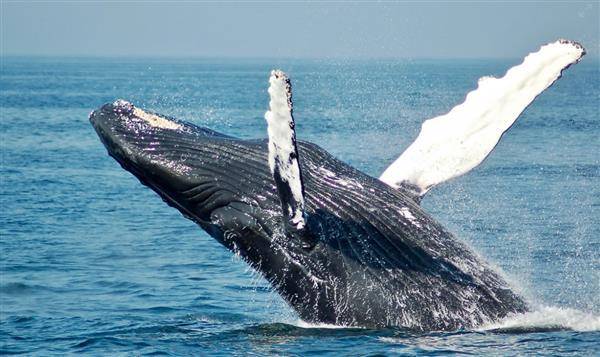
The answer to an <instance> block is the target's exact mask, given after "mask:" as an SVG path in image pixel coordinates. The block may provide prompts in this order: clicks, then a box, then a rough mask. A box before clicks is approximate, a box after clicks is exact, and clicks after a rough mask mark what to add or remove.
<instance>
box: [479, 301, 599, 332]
mask: <svg viewBox="0 0 600 357" xmlns="http://www.w3.org/2000/svg"><path fill="white" fill-rule="evenodd" d="M478 330H494V331H506V332H532V331H548V330H573V331H600V315H594V314H593V313H590V312H584V311H580V310H576V309H571V308H566V307H557V306H539V307H537V308H536V309H535V310H533V311H530V312H526V313H523V314H517V315H511V316H509V317H507V318H505V319H503V320H501V321H499V322H495V323H492V324H487V325H484V326H481V328H480V329H478Z"/></svg>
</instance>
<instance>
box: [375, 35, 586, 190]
mask: <svg viewBox="0 0 600 357" xmlns="http://www.w3.org/2000/svg"><path fill="white" fill-rule="evenodd" d="M584 54H585V50H584V48H583V47H582V46H581V45H580V44H578V43H576V42H572V41H567V40H559V41H556V42H554V43H550V44H547V45H544V46H542V47H541V48H540V50H539V51H537V52H535V53H531V54H529V55H528V56H527V57H525V59H524V60H523V63H521V64H519V65H517V66H515V67H512V68H511V69H510V70H508V72H506V74H505V75H504V77H502V78H493V77H483V78H481V79H479V83H478V87H477V89H475V90H474V91H472V92H470V93H469V94H467V97H466V99H465V101H464V102H463V103H462V104H460V105H457V106H456V107H454V108H452V110H451V111H450V112H449V113H447V114H445V115H441V116H438V117H435V118H433V119H429V120H427V121H425V122H424V123H423V126H422V128H421V132H420V133H419V136H418V137H417V139H416V140H415V141H414V142H413V143H412V144H411V145H410V146H409V147H408V149H406V151H404V152H403V153H402V155H400V157H399V158H398V159H397V160H396V161H395V162H394V163H392V165H390V166H389V167H388V168H387V169H386V170H385V171H384V172H383V174H382V175H381V177H380V180H381V181H383V182H385V183H386V184H388V185H390V186H392V187H395V188H400V187H404V188H408V189H409V190H412V191H414V193H415V194H416V195H417V197H421V196H423V195H424V194H425V193H426V192H427V191H428V190H429V189H430V188H431V187H433V186H435V185H437V184H439V183H441V182H444V181H447V180H449V179H451V178H453V177H457V176H460V175H462V174H464V173H466V172H468V171H470V170H471V169H473V168H474V167H476V166H477V165H479V164H480V163H481V162H482V161H483V160H484V159H485V158H486V157H487V156H488V155H489V154H490V152H491V151H492V150H493V149H494V147H495V146H496V144H497V143H498V141H499V140H500V138H501V137H502V134H503V133H504V132H505V131H506V130H508V129H509V128H510V127H511V125H512V124H513V123H514V122H515V121H516V120H517V118H518V117H519V115H520V114H521V113H522V112H523V111H524V110H525V108H527V106H528V105H529V104H530V103H531V102H533V100H534V99H535V98H536V97H537V96H538V95H539V94H540V93H541V92H543V91H544V90H545V89H546V88H548V87H549V86H551V85H552V83H554V82H555V81H556V80H557V79H558V78H560V76H561V73H562V71H563V70H564V69H565V68H567V67H569V66H570V65H571V64H574V63H577V62H578V61H579V60H580V59H581V57H582V56H583V55H584Z"/></svg>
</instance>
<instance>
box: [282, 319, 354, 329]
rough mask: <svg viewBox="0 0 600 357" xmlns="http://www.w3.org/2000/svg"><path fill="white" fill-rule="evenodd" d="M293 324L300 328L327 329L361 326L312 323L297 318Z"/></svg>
mask: <svg viewBox="0 0 600 357" xmlns="http://www.w3.org/2000/svg"><path fill="white" fill-rule="evenodd" d="M292 325H294V326H298V327H301V328H329V329H343V328H352V329H356V328H361V327H356V326H343V325H333V324H313V323H310V322H306V321H303V320H298V321H295V322H293V323H292Z"/></svg>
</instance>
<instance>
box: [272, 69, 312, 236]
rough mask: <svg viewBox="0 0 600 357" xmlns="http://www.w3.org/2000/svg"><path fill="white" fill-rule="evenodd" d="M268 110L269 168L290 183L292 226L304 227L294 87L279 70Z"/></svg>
mask: <svg viewBox="0 0 600 357" xmlns="http://www.w3.org/2000/svg"><path fill="white" fill-rule="evenodd" d="M269 84H270V86H269V95H270V101H269V110H268V111H267V112H266V113H265V120H266V121H267V124H268V128H267V131H268V134H269V168H270V169H271V173H274V172H275V168H276V167H275V166H276V165H279V174H280V175H281V179H282V180H283V181H285V182H287V183H288V185H289V186H290V190H291V192H292V196H293V199H294V201H295V202H297V203H298V204H297V206H296V209H295V210H294V211H293V212H292V209H291V207H288V208H289V212H292V218H291V223H292V224H293V225H294V226H295V227H296V228H297V229H302V228H304V226H305V224H306V223H305V221H304V195H303V193H302V181H301V179H300V165H299V164H298V157H297V156H295V155H294V153H295V151H296V148H295V147H294V143H295V140H296V137H295V133H294V118H293V117H292V98H291V95H292V93H291V87H290V84H289V79H288V77H287V75H286V74H285V73H284V72H282V71H279V70H274V71H271V77H270V78H269Z"/></svg>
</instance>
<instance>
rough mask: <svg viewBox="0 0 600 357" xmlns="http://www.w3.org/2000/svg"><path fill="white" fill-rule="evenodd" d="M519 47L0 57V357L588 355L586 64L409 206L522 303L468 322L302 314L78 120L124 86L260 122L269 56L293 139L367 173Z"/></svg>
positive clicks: (590, 142) (599, 128) (595, 115)
mask: <svg viewBox="0 0 600 357" xmlns="http://www.w3.org/2000/svg"><path fill="white" fill-rule="evenodd" d="M519 62H520V60H518V59H515V60H418V61H417V60H377V61H376V60H369V61H366V60H365V61H342V60H340V61H335V60H327V61H325V60H323V61H319V60H267V59H264V60H258V59H257V60H233V59H210V60H209V59H143V58H140V59H133V58H132V59H110V58H104V59H102V58H96V59H89V58H87V59H86V58H19V57H7V58H2V68H1V82H0V89H1V93H0V104H1V107H0V109H1V112H0V117H1V120H0V135H1V136H0V144H1V155H2V157H1V158H2V162H1V168H0V171H1V185H0V192H1V202H0V205H1V211H0V235H1V239H0V254H1V255H0V264H1V266H0V268H1V271H0V353H1V354H12V353H24V354H28V355H42V356H47V355H51V354H57V355H62V354H65V353H74V354H82V353H86V354H99V355H112V354H125V355H130V354H131V355H147V354H148V355H150V354H154V355H161V354H167V355H266V354H275V355H319V354H330V355H338V354H350V355H374V354H383V355H398V354H410V355H413V354H430V355H439V354H454V353H466V354H475V355H505V354H509V355H523V354H545V355H571V354H574V355H584V356H591V355H598V353H599V351H600V118H599V115H600V114H599V113H600V88H599V83H600V75H599V68H600V66H599V64H598V59H593V58H584V60H583V61H582V63H580V64H578V65H576V66H573V67H571V68H569V69H568V70H567V71H565V73H564V75H563V78H562V79H560V80H559V81H558V82H557V83H556V84H555V85H554V86H553V87H552V88H550V89H549V90H547V92H544V93H543V94H542V95H541V96H540V97H539V98H538V99H537V100H536V101H535V102H534V103H533V104H532V105H531V106H530V107H529V108H528V109H527V110H526V111H525V113H524V114H523V115H522V116H521V118H520V119H519V120H518V122H517V123H516V124H515V125H514V126H513V128H512V129H511V130H510V131H509V132H508V133H507V134H506V135H505V137H504V138H503V140H502V141H501V142H500V144H499V145H498V146H497V148H496V149H495V151H494V152H493V153H492V155H491V156H490V157H489V158H488V159H487V160H486V161H485V162H484V163H483V164H482V165H481V166H480V167H478V168H476V169H475V170H474V171H472V172H471V173H469V174H467V175H465V176H463V177H460V178H457V179H454V180H452V181H450V182H447V183H445V184H442V185H440V186H439V187H437V188H435V189H433V190H432V192H430V193H429V194H428V195H427V197H426V198H425V199H424V201H423V203H422V205H423V206H424V208H425V209H426V210H427V211H428V212H430V213H431V215H432V216H433V217H436V218H437V219H438V220H439V221H440V222H442V223H443V224H444V225H445V226H446V227H448V228H449V229H450V230H451V231H452V232H454V233H455V234H456V236H457V237H458V238H459V239H462V240H464V241H466V242H468V244H469V245H471V246H472V247H473V249H474V250H476V251H477V252H478V253H479V254H481V255H483V256H484V257H485V258H486V259H487V260H489V261H491V262H493V264H494V265H495V266H497V267H498V269H499V270H501V271H503V272H504V274H505V275H506V276H507V279H509V281H511V283H512V285H513V286H514V288H515V289H516V290H518V291H520V292H521V293H522V294H524V295H525V296H526V297H527V299H528V300H529V301H530V302H531V304H532V306H534V310H533V311H532V312H531V313H528V314H525V315H520V316H514V317H511V318H509V319H507V320H505V321H501V322H499V323H498V324H496V325H494V326H485V327H482V328H481V329H476V330H472V331H455V332H433V333H415V332H412V331H406V330H403V329H399V328H390V329H381V330H369V329H357V328H335V327H333V326H311V325H308V324H306V323H304V322H302V321H300V320H299V319H298V317H297V316H295V315H294V312H293V311H292V310H291V308H289V307H288V306H287V305H286V304H285V302H283V300H282V299H281V298H280V297H279V296H278V295H277V294H276V293H274V292H273V291H272V290H271V289H270V287H269V285H268V283H267V282H266V281H265V280H264V279H263V278H262V277H261V276H260V275H259V274H258V273H256V272H254V271H252V270H251V269H250V268H248V267H247V265H246V264H245V263H244V262H243V261H241V260H239V259H238V258H235V257H234V256H233V254H231V253H230V252H229V251H227V250H226V249H225V248H224V247H222V246H221V245H219V244H218V243H217V242H216V241H215V240H213V239H212V238H210V237H209V236H208V235H207V234H206V233H205V232H204V231H202V230H201V229H200V228H198V227H197V226H196V225H195V224H194V223H192V222H191V221H189V220H187V219H185V218H183V217H182V216H181V215H180V214H179V212H177V211H176V210H174V209H172V208H170V207H168V206H167V205H166V204H165V203H164V202H162V200H161V199H160V198H159V197H158V196H157V195H156V194H155V193H154V192H153V191H151V190H150V189H148V188H146V187H144V186H142V185H141V184H140V183H139V182H138V180H137V179H136V178H134V177H133V176H132V175H131V174H129V173H128V172H126V171H124V170H123V169H121V167H120V166H119V165H118V164H117V163H116V162H115V161H114V160H113V159H111V158H110V157H109V156H108V155H107V153H106V150H105V149H104V147H103V145H102V144H101V143H100V141H99V139H98V137H97V136H96V134H95V132H94V130H93V128H92V127H91V125H90V124H89V122H88V120H87V117H88V114H89V113H90V112H91V111H92V110H93V109H95V108H97V107H99V106H100V105H102V104H103V103H105V102H112V101H114V100H115V99H117V98H124V99H127V100H129V101H131V102H133V103H134V104H135V105H137V106H140V107H142V108H145V109H149V110H153V111H156V112H159V113H163V114H167V115H172V116H175V117H178V118H181V119H185V120H188V121H191V122H193V123H196V124H198V125H202V126H207V127H210V128H212V129H215V130H217V131H221V132H225V133H227V134H230V135H234V136H238V137H242V138H259V137H266V123H265V121H264V118H263V114H264V112H265V110H266V108H267V104H268V94H267V91H266V90H267V86H268V75H269V71H270V70H271V69H272V68H274V67H281V68H282V69H284V70H286V71H288V72H289V73H290V75H291V77H292V80H293V86H294V111H295V117H296V121H297V135H298V137H299V139H302V140H308V141H312V142H315V143H317V144H319V145H320V146H322V147H323V148H325V149H326V150H328V151H330V152H331V153H333V154H334V155H335V156H337V157H339V158H340V159H342V160H343V161H346V162H348V163H350V164H352V165H354V166H356V167H357V168H359V169H360V170H363V171H365V172H367V173H369V174H371V175H374V176H378V175H379V174H380V173H381V172H382V171H383V169H384V168H385V167H386V166H387V165H389V164H390V163H391V162H392V161H393V160H394V159H395V158H396V157H398V155H399V154H400V153H401V152H402V151H403V150H404V149H405V148H406V147H407V146H408V145H409V144H410V143H411V142H412V141H413V140H414V138H415V137H416V135H417V134H418V132H419V130H420V125H421V123H422V122H423V121H424V120H425V119H428V118H431V117H433V116H436V115H440V114H443V113H446V112H447V111H449V110H450V109H451V108H452V107H453V106H454V105H456V104H458V103H460V102H462V101H463V100H464V96H465V94H466V93H467V92H468V91H469V90H472V89H474V88H475V87H476V83H477V79H478V78H479V77H481V76H484V75H496V76H501V75H502V74H503V73H504V72H505V71H506V70H507V69H508V68H509V67H510V66H512V65H515V64H517V63H519ZM265 165H266V163H265Z"/></svg>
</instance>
